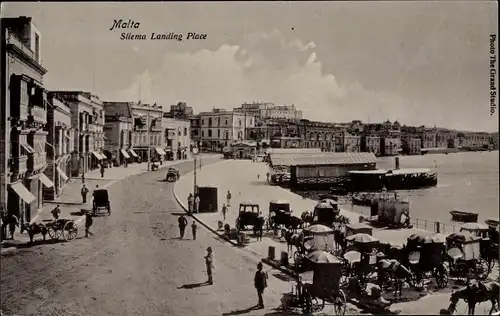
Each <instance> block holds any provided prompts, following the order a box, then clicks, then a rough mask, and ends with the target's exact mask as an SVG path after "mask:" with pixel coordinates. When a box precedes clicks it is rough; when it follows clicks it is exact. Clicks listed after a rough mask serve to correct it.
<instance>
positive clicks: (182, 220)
mask: <svg viewBox="0 0 500 316" xmlns="http://www.w3.org/2000/svg"><path fill="white" fill-rule="evenodd" d="M178 222H179V230H180V232H181V238H180V239H182V238H184V231H185V230H186V226H187V224H188V221H187V219H186V218H185V217H184V215H181V216H180V217H179V220H178Z"/></svg>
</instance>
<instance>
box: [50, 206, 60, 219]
mask: <svg viewBox="0 0 500 316" xmlns="http://www.w3.org/2000/svg"><path fill="white" fill-rule="evenodd" d="M51 213H52V216H53V217H54V219H59V214H61V209H60V205H59V204H57V206H56V208H55V209H53V210H52V212H51Z"/></svg>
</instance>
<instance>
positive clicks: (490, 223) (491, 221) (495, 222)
mask: <svg viewBox="0 0 500 316" xmlns="http://www.w3.org/2000/svg"><path fill="white" fill-rule="evenodd" d="M484 222H485V223H486V225H488V226H490V227H491V228H497V227H498V223H499V221H498V220H496V219H487V220H485V221H484Z"/></svg>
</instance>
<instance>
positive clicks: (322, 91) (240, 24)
mask: <svg viewBox="0 0 500 316" xmlns="http://www.w3.org/2000/svg"><path fill="white" fill-rule="evenodd" d="M2 15H3V16H9V17H12V16H19V15H24V16H31V17H33V21H34V23H35V24H36V25H37V26H38V27H39V29H40V31H41V33H42V44H41V47H42V58H43V65H44V67H45V68H47V69H48V73H47V75H46V76H45V78H44V85H45V87H46V88H47V89H49V90H84V91H93V92H94V93H96V94H97V95H99V97H100V98H101V99H102V100H105V101H138V100H141V101H142V102H144V103H157V104H158V105H163V106H166V107H169V106H170V105H171V104H176V103H177V102H180V101H185V102H187V103H188V105H190V106H192V107H193V108H194V109H195V112H201V111H210V110H212V109H213V108H226V109H232V108H234V107H238V106H239V105H241V104H242V103H244V102H253V101H265V102H273V103H275V104H280V105H284V104H285V105H291V104H294V105H295V106H296V107H298V108H299V109H302V110H303V112H304V116H305V118H308V119H311V120H319V121H326V122H347V121H351V120H356V119H359V120H362V121H363V122H371V123H374V122H381V121H385V120H387V119H390V120H391V121H394V120H398V121H399V122H400V123H402V124H407V125H426V126H434V125H437V126H439V127H447V128H454V129H460V130H471V131H489V132H490V131H498V114H497V113H498V112H496V113H495V114H493V115H491V114H490V102H489V95H490V82H489V80H490V71H489V67H490V64H489V56H490V43H489V38H490V34H496V32H497V29H498V24H497V23H498V22H497V3H496V2H495V1H480V0H477V1H433V2H430V1H429V2H427V1H415V2H413V1H395V2H383V1H373V2H362V1H353V2H312V1H310V2H274V1H273V2H252V3H250V2H206V3H201V2H198V3H194V2H186V3H181V2H172V3H159V2H158V3H148V2H141V3H118V2H113V3H97V2H89V3H83V2H82V3H40V2H34V3H23V2H11V3H5V2H4V4H3V5H2ZM119 19H123V20H124V21H128V20H129V19H130V20H133V21H135V22H139V23H140V26H139V28H138V29H118V30H111V31H110V28H111V26H112V24H113V21H114V20H119ZM122 32H125V33H133V34H146V35H147V37H148V38H149V37H150V34H151V33H152V32H155V33H169V32H174V33H181V34H183V35H184V40H183V41H176V40H157V41H153V40H150V39H148V40H143V41H140V40H135V41H132V40H120V35H121V33H122ZM188 32H195V33H199V34H206V39H199V40H186V39H185V38H186V35H187V33H188ZM497 44H498V42H496V43H495V47H497ZM496 79H497V80H498V77H496ZM497 88H498V85H497ZM496 104H498V99H497V102H496Z"/></svg>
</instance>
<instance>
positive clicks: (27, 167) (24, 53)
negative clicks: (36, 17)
mask: <svg viewBox="0 0 500 316" xmlns="http://www.w3.org/2000/svg"><path fill="white" fill-rule="evenodd" d="M0 24H1V31H2V36H1V38H2V49H1V67H2V69H1V78H2V88H1V89H0V93H1V97H2V106H1V115H0V117H1V119H0V121H1V136H0V139H1V143H0V145H1V149H2V153H1V154H0V162H1V170H0V175H1V180H0V181H1V182H0V189H1V190H0V197H1V201H0V202H1V206H3V207H6V209H7V210H8V212H9V214H15V215H16V216H18V217H19V218H20V220H21V222H29V221H30V220H31V218H32V215H34V214H36V212H37V211H38V209H40V208H41V207H42V204H43V186H46V187H51V186H53V183H52V181H51V180H50V179H49V178H47V176H45V175H44V174H43V171H44V170H45V168H46V167H47V153H46V141H47V139H46V138H47V131H46V128H47V126H46V124H47V101H46V100H47V95H46V91H45V90H44V88H43V76H44V75H45V74H46V73H47V70H46V69H45V68H43V66H42V58H41V54H40V45H41V34H40V31H39V30H38V28H37V27H36V25H35V24H34V23H33V21H32V19H31V18H29V17H17V18H2V19H1V23H0Z"/></svg>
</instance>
